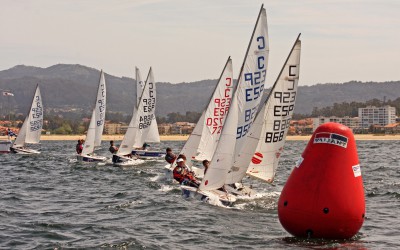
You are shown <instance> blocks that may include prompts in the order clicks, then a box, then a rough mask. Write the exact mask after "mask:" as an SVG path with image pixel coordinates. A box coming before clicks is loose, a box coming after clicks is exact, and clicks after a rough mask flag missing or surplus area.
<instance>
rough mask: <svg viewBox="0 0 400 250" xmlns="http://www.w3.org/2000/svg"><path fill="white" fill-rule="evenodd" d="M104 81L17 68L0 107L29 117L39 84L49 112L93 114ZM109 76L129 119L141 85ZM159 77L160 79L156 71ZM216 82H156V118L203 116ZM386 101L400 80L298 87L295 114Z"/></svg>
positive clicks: (3, 80) (85, 74) (116, 106)
mask: <svg viewBox="0 0 400 250" xmlns="http://www.w3.org/2000/svg"><path fill="white" fill-rule="evenodd" d="M142 74H143V71H142ZM146 75H147V70H146ZM146 75H142V76H143V77H145V76H146ZM99 76H100V71H99V70H97V69H95V68H91V67H87V66H83V65H80V64H56V65H52V66H49V67H47V68H41V67H35V66H25V65H16V66H14V67H12V68H10V69H6V70H3V71H0V89H7V90H10V91H11V92H13V93H14V94H15V96H14V98H0V104H1V105H2V106H1V107H3V106H4V105H6V102H7V99H8V100H9V101H10V104H11V105H15V106H16V107H17V109H18V111H20V112H24V111H25V110H26V107H27V106H28V105H29V104H30V99H31V98H32V93H33V89H34V88H35V86H36V84H37V83H39V85H40V87H41V90H42V94H43V101H44V106H45V108H67V107H80V108H82V109H88V110H90V107H92V105H93V100H94V99H95V92H96V91H97V84H98V80H99ZM105 77H106V82H107V94H108V96H107V99H108V100H107V103H108V105H107V106H108V111H114V112H117V111H121V112H124V113H126V114H129V115H130V114H131V113H132V109H133V105H134V96H135V94H136V93H135V92H136V87H135V84H136V81H135V80H134V79H132V78H129V77H125V76H123V77H116V76H113V75H110V74H107V73H106V74H105ZM155 78H156V80H157V72H155ZM300 80H301V79H300ZM216 83H217V79H208V80H201V81H195V82H182V83H168V82H162V81H157V97H158V99H157V102H158V104H157V109H156V113H157V115H158V116H165V115H167V114H168V113H171V112H180V113H185V112H186V111H195V112H201V111H202V110H203V109H204V107H205V106H206V102H208V100H209V98H210V95H211V94H212V91H213V90H214V87H215V84H216ZM384 97H386V99H387V100H389V99H392V100H393V99H396V98H398V97H400V81H390V82H360V81H349V82H345V83H326V84H321V83H318V84H316V85H311V86H299V90H298V94H297V98H298V99H297V104H296V108H295V113H297V114H311V112H312V109H313V107H326V106H331V105H333V104H334V103H341V102H351V101H367V100H371V99H374V98H377V99H380V100H383V98H384Z"/></svg>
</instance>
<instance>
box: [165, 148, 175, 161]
mask: <svg viewBox="0 0 400 250" xmlns="http://www.w3.org/2000/svg"><path fill="white" fill-rule="evenodd" d="M165 151H166V152H167V154H166V155H165V160H166V161H167V162H168V163H169V164H172V163H174V161H175V159H176V155H174V153H172V149H171V148H167V149H166V150H165Z"/></svg>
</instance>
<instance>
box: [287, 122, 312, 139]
mask: <svg viewBox="0 0 400 250" xmlns="http://www.w3.org/2000/svg"><path fill="white" fill-rule="evenodd" d="M312 129H313V120H312V119H311V118H306V119H302V120H291V121H290V127H289V130H288V134H289V135H309V134H312V132H313V130H312Z"/></svg>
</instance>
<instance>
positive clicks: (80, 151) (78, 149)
mask: <svg viewBox="0 0 400 250" xmlns="http://www.w3.org/2000/svg"><path fill="white" fill-rule="evenodd" d="M82 150H83V146H82V144H76V152H77V153H78V154H80V153H82Z"/></svg>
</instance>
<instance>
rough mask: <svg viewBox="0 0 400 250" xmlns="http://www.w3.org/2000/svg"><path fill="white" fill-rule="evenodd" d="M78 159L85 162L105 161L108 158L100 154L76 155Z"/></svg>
mask: <svg viewBox="0 0 400 250" xmlns="http://www.w3.org/2000/svg"><path fill="white" fill-rule="evenodd" d="M76 159H77V160H78V161H83V162H104V161H107V159H108V158H107V157H105V156H100V155H76Z"/></svg>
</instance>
